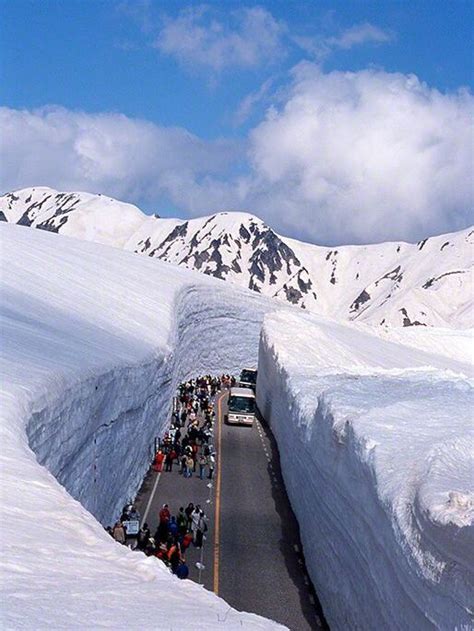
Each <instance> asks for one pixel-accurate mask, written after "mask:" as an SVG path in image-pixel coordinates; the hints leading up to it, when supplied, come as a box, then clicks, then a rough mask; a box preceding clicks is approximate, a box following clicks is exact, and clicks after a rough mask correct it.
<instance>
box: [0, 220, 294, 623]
mask: <svg viewBox="0 0 474 631" xmlns="http://www.w3.org/2000/svg"><path fill="white" fill-rule="evenodd" d="M0 234H1V242H2V247H1V248H0V256H1V269H2V273H1V275H0V290H1V299H0V324H1V327H2V344H1V348H0V350H1V375H2V390H1V393H0V432H1V444H2V449H1V451H0V466H1V475H0V490H1V499H2V506H3V507H4V510H5V512H6V511H8V518H5V519H3V520H2V522H1V525H0V532H1V537H0V539H1V542H2V543H1V545H2V550H1V554H0V586H1V591H2V594H1V600H2V608H1V611H0V626H1V627H2V628H5V629H71V630H74V629H84V628H90V629H92V628H93V629H99V628H110V627H114V628H119V629H124V628H127V629H145V628H153V629H157V628H160V629H161V628H162V629H171V630H172V629H182V628H189V629H193V631H194V630H196V631H204V630H205V631H208V630H210V629H242V628H246V629H255V630H257V629H261V630H269V629H276V628H282V627H281V626H280V625H277V624H276V623H273V622H272V621H269V620H265V619H264V618H261V617H259V616H256V615H253V614H246V613H241V612H237V611H235V610H233V609H232V608H231V607H229V605H228V604H227V603H226V602H224V601H223V600H222V599H220V598H218V597H217V596H215V595H214V594H212V593H210V592H207V591H206V590H204V589H203V588H202V587H201V586H199V585H197V584H195V583H192V582H191V581H179V580H178V579H176V577H174V576H172V575H171V574H170V573H169V570H168V569H167V568H166V567H165V566H164V565H163V564H162V563H161V562H159V561H158V560H157V559H155V558H147V557H145V556H144V555H143V554H141V553H137V552H132V551H131V550H129V549H128V548H126V547H124V546H121V545H119V544H117V543H116V542H114V541H113V540H112V539H111V538H110V536H109V535H108V534H107V533H106V532H105V531H104V529H103V528H102V526H101V525H100V523H98V521H96V520H95V519H94V518H93V517H92V515H94V516H95V517H96V518H97V519H98V520H99V521H101V522H102V523H104V524H105V523H110V522H111V521H112V520H113V519H114V518H116V517H117V514H118V511H119V510H120V508H121V506H122V505H123V503H124V502H125V501H126V500H127V499H128V498H129V497H131V496H133V495H134V493H135V492H136V490H137V488H138V486H139V484H140V483H141V480H142V477H143V475H144V473H145V471H146V470H147V468H148V466H149V463H150V447H151V445H152V444H153V438H154V436H157V435H160V434H161V433H163V431H164V430H165V428H166V426H167V424H168V422H169V412H170V401H171V398H172V396H173V394H174V392H175V388H176V386H177V384H178V382H179V381H180V380H182V379H184V378H186V377H189V376H191V375H192V376H194V375H196V373H200V372H201V373H202V372H220V371H224V370H229V371H235V370H236V369H237V368H238V367H240V366H241V365H242V364H255V362H256V355H257V348H258V336H259V329H260V324H261V321H262V318H263V315H264V313H265V312H267V311H268V310H269V309H271V308H274V307H273V304H272V303H271V302H270V301H268V300H265V299H261V298H260V297H259V296H257V295H255V294H253V293H251V292H246V291H244V290H235V289H232V288H229V287H228V286H227V285H225V284H224V283H223V282H220V281H217V280H216V279H210V278H206V277H204V276H202V275H200V274H197V273H194V272H189V271H186V270H182V269H178V268H174V267H173V266H172V265H168V264H163V263H160V262H157V261H153V260H151V259H146V258H142V257H137V256H135V255H134V254H129V253H125V252H122V251H120V250H114V249H113V248H108V247H104V246H98V245H96V244H91V243H86V242H80V241H76V240H75V239H69V238H67V237H59V236H57V235H54V234H50V233H46V232H42V231H32V230H28V229H25V228H22V227H18V226H12V225H10V226H9V225H1V224H0ZM41 465H44V466H41ZM77 500H79V501H77ZM89 511H90V512H89ZM91 513H92V515H91ZM137 603H143V604H144V606H143V607H141V606H140V607H137Z"/></svg>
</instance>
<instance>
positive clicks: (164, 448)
mask: <svg viewBox="0 0 474 631" xmlns="http://www.w3.org/2000/svg"><path fill="white" fill-rule="evenodd" d="M231 380H232V377H230V376H229V375H223V376H222V377H220V378H219V377H212V376H210V375H206V376H204V377H198V378H197V379H191V380H190V381H186V382H184V383H182V384H180V386H179V388H178V396H177V405H176V409H175V411H174V412H173V419H172V423H171V427H170V429H169V431H168V432H167V433H166V434H165V436H164V438H163V441H162V443H161V444H160V449H159V450H158V451H157V453H156V455H155V461H154V463H153V467H154V468H155V470H156V471H162V470H163V468H164V470H165V472H169V471H172V470H173V465H175V464H176V465H177V466H179V473H180V474H181V475H183V477H185V478H190V477H192V475H193V473H197V472H198V471H199V477H200V478H201V480H202V479H204V477H207V478H209V479H212V478H213V475H214V470H215V466H216V452H215V449H214V446H213V444H212V432H213V424H214V406H213V403H212V399H213V398H214V396H215V395H216V393H217V391H218V390H219V388H220V387H221V385H226V384H227V381H228V382H229V385H230V383H231ZM198 467H199V469H198Z"/></svg>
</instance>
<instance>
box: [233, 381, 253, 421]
mask: <svg viewBox="0 0 474 631" xmlns="http://www.w3.org/2000/svg"><path fill="white" fill-rule="evenodd" d="M227 405H228V408H229V409H228V413H227V416H226V421H227V423H230V424H236V425H237V424H242V425H253V422H254V420H255V394H254V392H253V390H251V389H250V388H231V389H230V394H229V401H228V404H227Z"/></svg>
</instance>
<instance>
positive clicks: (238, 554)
mask: <svg viewBox="0 0 474 631" xmlns="http://www.w3.org/2000/svg"><path fill="white" fill-rule="evenodd" d="M226 399H227V394H226V393H220V394H218V396H217V404H216V412H217V418H216V423H215V430H214V446H215V447H216V449H217V469H216V475H215V479H214V480H213V481H212V486H211V488H209V487H208V484H209V483H210V481H209V480H207V479H205V480H200V479H199V477H198V476H196V475H194V476H193V477H192V478H190V479H185V478H183V477H182V476H181V475H179V474H178V466H177V465H174V470H173V472H172V473H166V472H164V471H163V472H162V473H161V475H160V477H159V479H158V481H157V476H158V474H157V473H155V472H152V471H150V472H149V474H148V475H147V477H146V478H145V480H144V483H143V486H142V488H141V490H140V493H139V495H138V496H137V499H136V504H137V506H138V509H139V510H140V512H141V515H142V516H145V514H146V520H145V521H147V522H148V524H149V526H150V528H151V529H152V532H153V531H154V529H155V528H156V526H157V524H158V512H159V510H160V508H161V506H162V505H163V503H165V502H166V503H168V504H169V506H170V510H171V514H172V515H173V514H177V512H178V509H179V507H180V506H184V507H186V506H187V505H188V503H189V502H193V503H194V504H196V503H199V504H201V506H202V507H203V509H204V511H205V513H206V515H207V517H208V526H209V530H208V532H207V533H206V541H205V542H204V546H203V549H202V550H197V549H194V548H193V547H192V546H191V548H190V550H189V551H188V552H187V555H186V559H187V562H188V565H189V567H190V578H191V579H192V580H194V581H196V582H200V583H202V584H203V585H204V586H205V587H206V588H208V589H211V590H213V591H215V592H216V593H218V594H219V596H222V597H223V598H224V599H225V600H226V601H227V602H228V603H229V604H230V605H232V606H233V607H234V608H236V609H238V610H240V611H250V612H253V613H257V614H260V615H262V616H266V617H268V618H271V619H273V620H276V621H277V622H280V623H282V624H284V625H286V626H287V627H289V628H290V629H292V630H293V631H307V630H310V629H324V628H327V627H326V626H325V624H324V621H323V619H322V613H321V609H320V607H319V603H318V600H317V597H316V595H315V593H314V591H313V588H312V585H311V583H310V581H309V578H308V576H307V573H306V570H305V566H304V559H303V557H302V554H301V543H300V540H299V529H298V523H297V521H296V519H295V517H294V515H293V512H292V510H291V506H290V503H289V500H288V497H287V495H286V491H285V488H284V484H283V480H282V477H281V472H280V464H279V455H278V449H277V446H276V443H275V440H274V438H273V436H272V434H271V432H270V431H269V430H268V428H267V427H266V425H265V423H264V421H263V419H260V420H259V421H257V423H255V424H254V425H253V426H252V427H245V426H235V425H226V424H225V423H224V414H225V413H226ZM142 521H143V520H142ZM198 562H199V563H202V564H203V565H204V567H205V569H203V570H201V571H199V569H198V567H197V566H196V563H198Z"/></svg>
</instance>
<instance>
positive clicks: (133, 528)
mask: <svg viewBox="0 0 474 631" xmlns="http://www.w3.org/2000/svg"><path fill="white" fill-rule="evenodd" d="M123 525H124V526H125V529H126V531H127V537H135V536H136V535H138V531H139V530H140V522H139V521H138V519H130V520H129V521H124V522H123Z"/></svg>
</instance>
